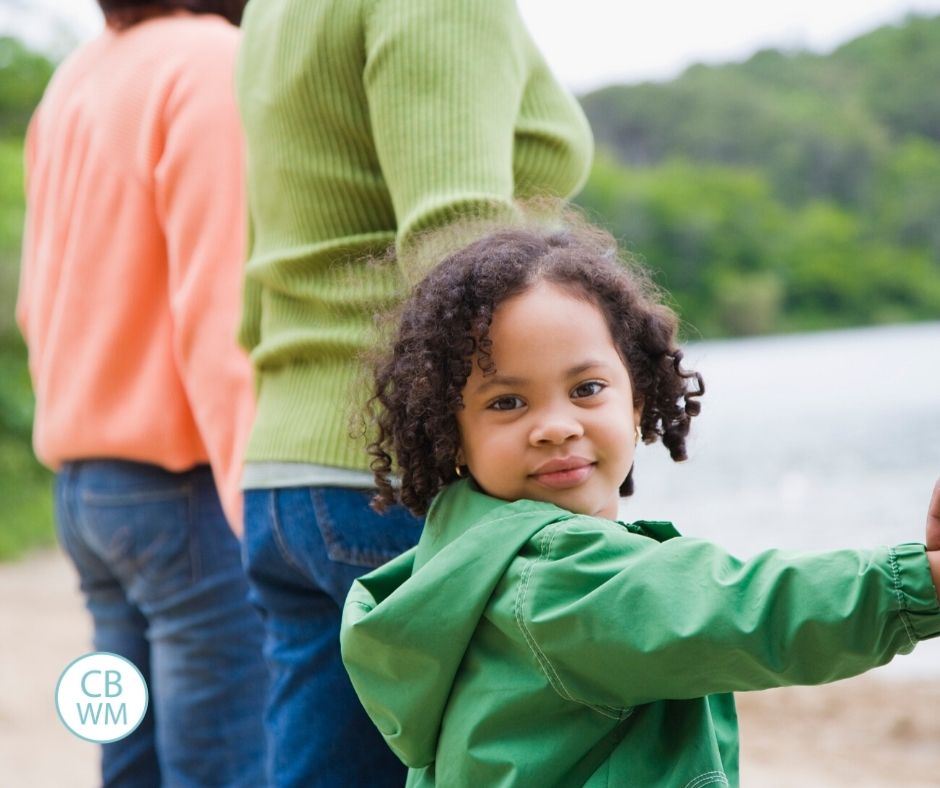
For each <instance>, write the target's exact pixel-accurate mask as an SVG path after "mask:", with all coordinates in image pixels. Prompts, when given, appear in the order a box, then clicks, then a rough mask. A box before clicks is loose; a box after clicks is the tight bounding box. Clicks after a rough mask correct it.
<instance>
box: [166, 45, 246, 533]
mask: <svg viewBox="0 0 940 788" xmlns="http://www.w3.org/2000/svg"><path fill="white" fill-rule="evenodd" d="M225 33H226V34H228V33H230V34H231V35H230V36H226V38H224V39H221V36H220V38H219V39H211V40H207V41H206V46H205V49H204V51H202V52H199V53H197V54H195V55H194V56H193V58H191V62H189V63H188V64H187V66H186V69H185V70H182V69H181V74H180V76H179V78H178V79H177V81H176V82H175V83H174V86H173V90H172V91H171V92H170V94H169V95H168V97H167V101H166V106H165V109H164V117H163V119H162V122H163V126H164V144H163V147H162V152H161V155H160V158H159V161H158V163H157V166H156V170H155V194H156V204H157V212H158V215H159V217H160V221H161V224H162V226H163V232H164V236H165V239H166V244H167V259H168V266H169V298H170V309H171V314H172V320H173V342H174V348H173V349H174V354H175V357H176V363H177V365H178V368H179V370H180V376H181V379H182V381H183V385H184V386H185V389H186V393H187V396H188V398H189V401H190V405H191V407H192V410H193V414H194V417H195V421H196V425H197V427H198V429H199V432H200V435H201V437H202V440H203V443H204V445H205V447H206V451H207V453H208V457H209V462H210V464H211V466H212V470H213V474H214V477H215V480H216V484H217V486H218V489H219V494H220V496H221V498H222V502H223V506H224V507H225V511H226V515H227V516H228V518H229V521H230V523H231V524H232V526H233V528H234V529H235V530H236V531H237V532H238V531H240V527H241V493H240V490H239V476H240V469H241V461H242V456H243V451H244V444H245V442H246V440H247V435H248V431H249V428H250V424H251V418H252V415H253V407H254V402H253V392H252V382H251V367H250V363H249V361H248V358H247V356H246V355H245V353H244V351H242V349H241V348H239V347H238V344H237V341H236V332H237V324H238V318H239V311H240V304H241V287H242V266H243V262H244V254H245V220H244V213H245V208H244V185H243V177H244V170H243V155H244V154H243V147H242V137H241V127H240V125H239V118H238V113H237V109H236V104H235V95H234V85H233V73H234V56H235V46H236V43H237V31H235V30H232V31H225ZM220 39H221V40H220Z"/></svg>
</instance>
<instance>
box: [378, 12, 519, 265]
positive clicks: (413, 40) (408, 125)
mask: <svg viewBox="0 0 940 788" xmlns="http://www.w3.org/2000/svg"><path fill="white" fill-rule="evenodd" d="M523 32H524V27H523V26H522V21H521V19H520V18H519V15H518V10H517V9H516V5H515V2H514V0H486V2H480V0H394V1H392V0H378V2H376V4H375V6H374V8H373V11H372V14H371V16H370V17H369V18H368V20H367V23H366V36H365V37H366V65H365V73H364V82H365V87H366V93H367V97H368V102H369V113H370V118H371V121H372V133H373V137H374V140H375V146H376V152H377V154H378V158H379V162H380V164H381V167H382V173H383V175H384V178H385V181H386V183H387V185H388V189H389V192H390V195H391V198H392V203H393V206H394V209H395V216H396V221H397V223H398V228H399V229H398V235H397V248H398V253H399V254H398V257H399V260H400V261H401V264H402V266H403V269H404V273H405V275H406V277H407V278H408V279H409V280H411V281H415V280H416V279H417V278H419V276H420V263H417V262H415V261H414V260H413V259H412V258H410V257H409V252H410V251H411V250H412V242H413V241H415V239H416V236H417V235H418V234H420V233H421V232H422V231H423V230H427V229H429V228H434V227H439V226H442V225H444V224H448V223H450V222H451V221H453V220H455V219H462V220H473V219H479V220H481V221H484V222H485V221H492V220H497V219H508V218H511V217H512V216H514V215H515V209H514V208H513V206H512V199H513V194H514V177H513V148H514V143H515V123H516V119H517V117H518V114H519V109H520V106H521V103H522V98H523V91H524V88H525V79H526V63H525V59H524V54H523V53H524V51H525V50H524V47H523V46H522V42H521V40H520V36H521V34H522V33H523ZM416 267H417V269H418V270H415V269H416Z"/></svg>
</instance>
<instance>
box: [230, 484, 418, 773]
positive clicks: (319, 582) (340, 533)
mask: <svg viewBox="0 0 940 788" xmlns="http://www.w3.org/2000/svg"><path fill="white" fill-rule="evenodd" d="M370 497H371V493H370V492H368V491H365V490H348V489H343V488H328V487H291V488H283V489H274V490H248V491H247V492H246V493H245V552H246V564H247V566H248V577H249V581H250V583H251V588H252V599H253V600H254V601H255V602H256V604H257V605H258V607H259V609H260V610H261V611H262V615H263V616H264V618H265V625H266V627H265V629H266V635H265V656H266V658H267V661H268V669H269V675H270V677H271V688H270V695H269V698H268V704H267V709H266V711H265V723H266V727H267V733H268V758H269V771H268V778H269V782H270V784H271V785H274V786H276V788H293V787H294V786H298V787H299V786H304V788H311V787H312V786H318V787H320V788H358V786H369V788H381V786H401V785H404V782H405V775H406V770H405V767H404V766H403V765H402V763H401V762H400V761H399V760H398V759H397V758H396V757H395V755H393V754H392V751H391V750H390V749H389V748H388V746H387V745H386V744H385V741H384V740H383V739H382V737H381V735H380V734H379V732H378V730H377V729H376V728H375V726H374V725H373V724H372V721H371V720H370V719H369V718H368V716H367V715H366V713H365V711H363V709H362V706H361V705H360V703H359V699H358V698H357V697H356V694H355V692H354V691H353V688H352V685H351V683H350V681H349V677H348V676H347V675H346V671H345V669H344V668H343V663H342V660H341V658H340V653H339V625H340V616H341V614H342V608H343V603H344V601H345V599H346V594H347V592H348V591H349V588H350V586H351V585H352V582H353V580H354V579H355V578H357V577H358V576H360V575H362V574H365V573H366V572H367V571H369V570H370V569H372V568H374V567H376V566H379V565H380V564H383V563H385V562H386V561H388V560H390V559H391V558H394V557H395V556H396V555H398V554H399V553H401V552H403V551H404V550H406V549H408V548H409V547H411V546H412V545H414V544H415V543H416V542H417V540H418V536H419V535H420V533H421V525H422V523H421V521H420V520H418V519H417V518H415V517H413V516H412V515H411V514H410V513H409V512H408V511H407V510H406V509H404V508H403V507H395V508H394V509H391V510H389V511H388V512H386V513H385V514H383V515H379V514H376V513H375V512H374V511H372V510H371V509H370V508H369V499H370Z"/></svg>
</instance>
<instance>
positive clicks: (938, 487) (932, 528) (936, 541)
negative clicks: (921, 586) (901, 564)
mask: <svg viewBox="0 0 940 788" xmlns="http://www.w3.org/2000/svg"><path fill="white" fill-rule="evenodd" d="M926 544H927V560H928V561H929V562H930V574H931V575H933V584H934V586H935V587H936V589H937V596H938V598H940V479H938V480H937V482H936V484H934V486H933V495H932V496H931V497H930V506H929V507H928V508H927V539H926Z"/></svg>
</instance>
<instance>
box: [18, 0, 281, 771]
mask: <svg viewBox="0 0 940 788" xmlns="http://www.w3.org/2000/svg"><path fill="white" fill-rule="evenodd" d="M99 5H100V6H101V8H102V10H103V11H104V14H105V20H106V26H105V29H104V31H103V32H102V33H101V34H100V35H99V36H98V37H97V38H96V39H94V40H92V41H90V42H89V43H87V44H85V45H84V46H83V47H81V48H80V49H79V50H78V51H77V52H75V53H74V54H73V55H72V56H71V57H69V58H68V59H67V60H66V61H65V62H64V63H63V64H62V65H61V66H60V67H59V69H58V70H57V72H56V73H55V75H54V76H53V78H52V80H51V82H50V84H49V86H48V88H47V90H46V92H45V95H44V97H43V99H42V101H41V103H40V105H39V107H38V108H37V110H36V112H35V114H34V116H33V118H32V121H31V123H30V127H29V131H28V135H27V143H26V201H27V218H26V227H25V232H24V246H23V261H22V262H23V265H22V274H21V281H20V291H19V298H18V303H17V321H18V323H19V325H20V328H21V330H22V332H23V336H24V337H25V339H26V343H27V345H28V348H29V366H30V373H31V376H32V380H33V386H34V389H35V392H36V417H35V426H34V445H35V450H36V453H37V455H38V456H39V458H40V459H41V460H42V462H44V463H45V464H46V465H48V466H49V467H50V468H53V469H55V470H56V471H57V476H56V521H57V528H58V532H59V538H60V541H61V543H62V545H63V546H64V548H65V550H66V552H67V553H68V555H69V557H70V558H71V560H72V562H73V563H74V565H75V567H76V569H77V570H78V574H79V577H80V581H81V588H82V591H83V593H84V595H85V598H86V603H87V607H88V609H89V611H90V613H91V615H92V617H93V619H94V646H95V649H96V650H98V651H108V652H114V653H117V654H119V655H121V656H124V657H126V658H127V659H129V660H131V661H132V662H133V663H135V664H136V665H137V667H138V668H139V669H140V671H141V673H142V674H143V676H144V678H145V680H146V681H147V683H148V685H149V689H150V706H149V710H148V712H147V716H146V717H145V718H144V721H143V722H142V724H141V725H140V726H139V727H138V728H137V729H136V731H134V732H133V733H132V734H131V735H130V736H128V737H127V738H124V739H122V740H120V741H115V742H113V743H109V744H105V745H104V746H103V759H102V774H103V782H104V784H105V785H133V786H150V785H153V786H158V785H183V784H185V785H224V786H236V785H245V786H258V785H261V784H263V782H264V777H263V764H264V732H263V725H262V704H263V696H264V692H265V688H266V683H267V678H266V670H265V667H264V660H263V657H262V652H261V648H262V646H261V643H262V636H263V635H262V633H263V629H262V624H261V620H260V617H259V616H258V614H257V612H256V611H255V609H254V608H253V607H252V606H251V604H250V603H249V601H248V588H247V581H246V577H245V574H244V570H243V568H242V565H241V549H240V542H239V540H238V538H237V536H236V533H233V530H234V531H235V532H239V531H240V528H241V503H240V493H239V490H238V486H239V475H240V458H241V457H242V455H243V451H244V443H245V441H246V438H247V434H248V429H249V426H250V423H251V418H252V415H253V395H252V381H251V374H252V373H251V368H250V364H249V362H248V359H247V357H246V356H245V355H244V353H243V351H241V349H239V348H238V346H237V344H236V340H235V333H236V324H237V322H238V316H239V312H240V301H241V296H240V289H241V266H242V262H243V257H244V245H245V239H244V236H245V230H244V218H243V213H244V205H243V201H244V187H243V174H244V169H243V148H242V137H241V130H240V124H239V118H238V114H237V110H236V105H235V97H234V86H233V73H234V59H235V51H236V47H237V44H238V29H237V27H236V26H237V25H238V23H239V22H240V19H241V13H242V9H243V6H244V0H240V1H239V2H228V1H226V0H186V1H185V2H183V1H182V0H168V1H167V2H153V0H145V2H127V0H100V1H99ZM184 8H185V9H186V10H184ZM230 526H231V527H230ZM75 656H77V655H75Z"/></svg>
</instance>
